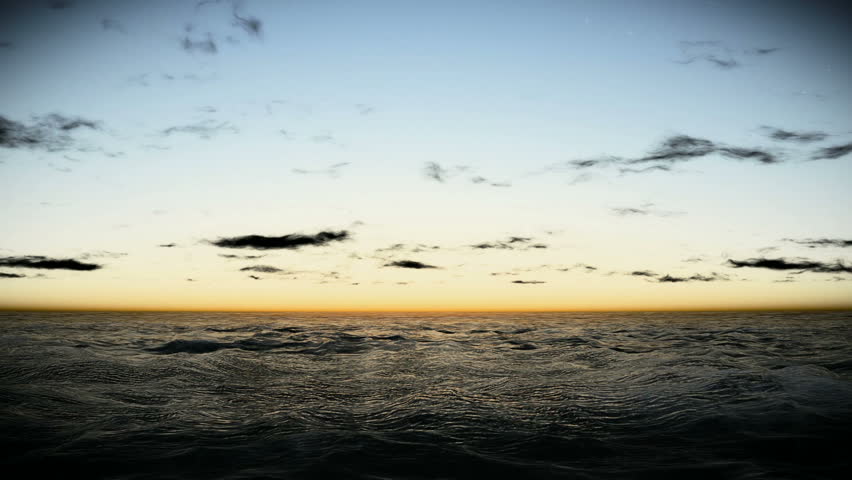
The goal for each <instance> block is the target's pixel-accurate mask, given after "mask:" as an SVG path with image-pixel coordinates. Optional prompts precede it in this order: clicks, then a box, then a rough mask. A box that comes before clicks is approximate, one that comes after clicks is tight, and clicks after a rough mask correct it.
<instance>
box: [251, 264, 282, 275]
mask: <svg viewBox="0 0 852 480" xmlns="http://www.w3.org/2000/svg"><path fill="white" fill-rule="evenodd" d="M240 271H241V272H258V273H281V272H283V271H284V270H281V269H280V268H278V267H273V266H271V265H252V266H250V267H243V268H241V269H240Z"/></svg>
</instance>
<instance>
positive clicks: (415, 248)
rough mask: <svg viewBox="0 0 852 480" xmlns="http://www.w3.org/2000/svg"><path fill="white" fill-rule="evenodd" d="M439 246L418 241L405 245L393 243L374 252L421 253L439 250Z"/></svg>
mask: <svg viewBox="0 0 852 480" xmlns="http://www.w3.org/2000/svg"><path fill="white" fill-rule="evenodd" d="M440 249H441V247H440V246H438V245H424V244H422V243H418V244H417V245H412V246H409V245H406V244H404V243H395V244H393V245H390V246H387V247H383V248H377V249H376V250H375V252H374V253H376V254H383V253H386V252H410V253H421V252H428V251H434V250H440Z"/></svg>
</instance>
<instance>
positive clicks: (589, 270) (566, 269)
mask: <svg viewBox="0 0 852 480" xmlns="http://www.w3.org/2000/svg"><path fill="white" fill-rule="evenodd" d="M542 267H547V265H542ZM578 268H579V269H581V270H582V271H584V272H586V273H592V272H595V271H597V270H598V267H594V266H592V265H587V264H585V263H575V264H574V265H571V266H570V267H560V268H556V269H555V270H556V271H557V272H570V271H572V270H576V269H578Z"/></svg>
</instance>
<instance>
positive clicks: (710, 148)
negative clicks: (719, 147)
mask: <svg viewBox="0 0 852 480" xmlns="http://www.w3.org/2000/svg"><path fill="white" fill-rule="evenodd" d="M715 151H716V144H714V143H713V142H711V141H710V140H707V139H704V138H696V137H690V136H689V135H675V136H673V137H669V138H667V139H665V140H664V141H663V143H662V144H661V145H660V146H659V147H657V148H656V149H655V150H653V151H652V152H651V153H650V154H649V155H647V156H645V157H642V158H638V159H636V160H631V161H629V162H628V163H643V162H678V161H683V160H692V159H694V158H697V157H703V156H705V155H709V154H711V153H713V152H715Z"/></svg>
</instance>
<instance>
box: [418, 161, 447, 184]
mask: <svg viewBox="0 0 852 480" xmlns="http://www.w3.org/2000/svg"><path fill="white" fill-rule="evenodd" d="M423 174H424V175H426V178H429V179H432V180H435V181H436V182H442V183H443V182H444V181H445V180H446V178H447V170H446V169H444V167H442V166H440V165H438V164H437V163H435V162H426V166H425V167H423Z"/></svg>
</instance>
